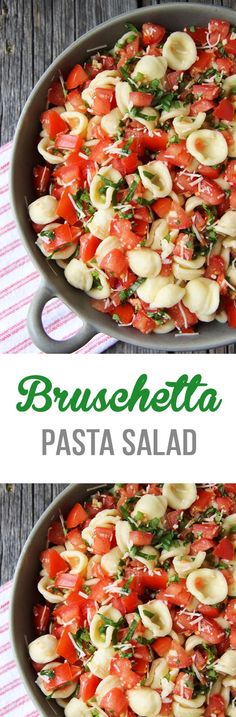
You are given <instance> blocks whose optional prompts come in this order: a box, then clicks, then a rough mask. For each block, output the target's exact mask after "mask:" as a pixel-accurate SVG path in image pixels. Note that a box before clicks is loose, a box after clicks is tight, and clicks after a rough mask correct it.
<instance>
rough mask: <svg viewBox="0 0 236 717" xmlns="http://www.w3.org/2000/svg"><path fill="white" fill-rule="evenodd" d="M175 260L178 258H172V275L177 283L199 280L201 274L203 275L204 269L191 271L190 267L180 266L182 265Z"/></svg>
mask: <svg viewBox="0 0 236 717" xmlns="http://www.w3.org/2000/svg"><path fill="white" fill-rule="evenodd" d="M175 259H178V257H174V263H173V274H174V277H175V279H177V281H193V279H199V278H200V277H201V276H202V274H204V269H193V268H192V267H188V266H182V264H179V263H177V261H175Z"/></svg>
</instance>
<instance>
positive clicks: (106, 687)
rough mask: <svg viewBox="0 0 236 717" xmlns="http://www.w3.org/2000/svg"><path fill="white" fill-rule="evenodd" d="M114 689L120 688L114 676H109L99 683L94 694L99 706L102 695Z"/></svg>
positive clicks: (119, 683) (118, 681) (117, 679)
mask: <svg viewBox="0 0 236 717" xmlns="http://www.w3.org/2000/svg"><path fill="white" fill-rule="evenodd" d="M115 687H120V688H121V682H120V680H119V678H118V677H116V675H109V676H108V677H105V678H104V680H102V681H101V682H99V685H98V686H97V689H96V693H95V694H96V698H97V702H98V704H99V705H100V704H101V701H102V699H103V697H104V695H106V693H107V692H110V690H114V689H115Z"/></svg>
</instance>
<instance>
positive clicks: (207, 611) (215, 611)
mask: <svg viewBox="0 0 236 717" xmlns="http://www.w3.org/2000/svg"><path fill="white" fill-rule="evenodd" d="M197 612H201V613H202V615H205V616H206V617H218V616H219V614H220V610H219V608H218V607H215V605H203V604H202V603H198V606H197Z"/></svg>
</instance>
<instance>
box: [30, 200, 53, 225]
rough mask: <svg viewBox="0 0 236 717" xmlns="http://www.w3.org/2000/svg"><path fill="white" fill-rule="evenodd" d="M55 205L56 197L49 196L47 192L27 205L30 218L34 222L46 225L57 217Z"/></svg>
mask: <svg viewBox="0 0 236 717" xmlns="http://www.w3.org/2000/svg"><path fill="white" fill-rule="evenodd" d="M57 206H58V201H57V199H56V198H55V197H51V196H50V195H49V194H48V195H45V196H44V197H40V198H39V199H35V201H34V202H31V204H29V207H28V209H29V215H30V219H31V220H32V222H35V224H44V225H46V224H49V222H55V220H56V219H58V214H57Z"/></svg>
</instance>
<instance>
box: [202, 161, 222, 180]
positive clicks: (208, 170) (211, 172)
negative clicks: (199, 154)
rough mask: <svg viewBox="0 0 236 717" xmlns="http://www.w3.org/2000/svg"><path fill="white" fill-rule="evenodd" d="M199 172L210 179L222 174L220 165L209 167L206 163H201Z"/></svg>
mask: <svg viewBox="0 0 236 717" xmlns="http://www.w3.org/2000/svg"><path fill="white" fill-rule="evenodd" d="M197 173H198V174H201V175H202V177H207V178H209V179H217V178H218V177H219V175H220V169H219V168H218V167H207V165H206V164H199V165H198V168H197Z"/></svg>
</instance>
